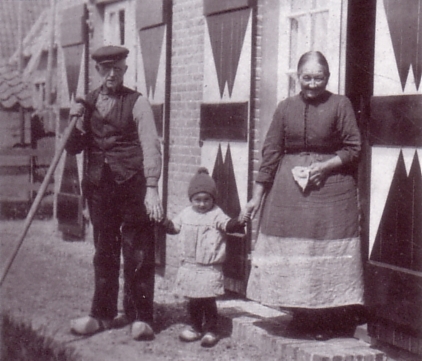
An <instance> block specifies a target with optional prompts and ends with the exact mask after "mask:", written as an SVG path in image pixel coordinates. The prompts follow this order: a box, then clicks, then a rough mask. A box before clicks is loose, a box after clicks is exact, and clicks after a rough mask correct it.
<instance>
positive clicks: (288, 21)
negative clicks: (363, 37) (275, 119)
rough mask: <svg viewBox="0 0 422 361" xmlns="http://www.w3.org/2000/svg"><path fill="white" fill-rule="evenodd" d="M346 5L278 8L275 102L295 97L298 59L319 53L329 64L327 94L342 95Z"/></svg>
mask: <svg viewBox="0 0 422 361" xmlns="http://www.w3.org/2000/svg"><path fill="white" fill-rule="evenodd" d="M346 19H347V1H345V0H290V1H286V2H282V3H281V5H280V28H279V31H280V38H279V60H280V61H279V79H280V81H279V88H278V94H279V98H280V99H282V98H285V97H288V96H292V95H294V94H297V93H298V91H299V84H298V81H297V77H296V67H297V62H298V60H299V57H300V56H301V55H302V54H303V53H305V52H307V51H310V50H318V51H321V52H322V53H323V54H324V55H325V56H326V58H327V61H328V63H329V64H330V72H331V76H330V81H329V83H328V87H327V88H328V90H330V91H332V92H334V93H340V94H342V93H344V78H345V74H344V71H345V44H346Z"/></svg>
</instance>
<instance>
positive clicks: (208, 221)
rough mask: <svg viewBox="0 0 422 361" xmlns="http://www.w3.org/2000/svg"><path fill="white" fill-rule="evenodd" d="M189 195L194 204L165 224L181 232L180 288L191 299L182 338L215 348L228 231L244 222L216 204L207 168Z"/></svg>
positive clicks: (200, 172)
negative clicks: (218, 305) (188, 323)
mask: <svg viewBox="0 0 422 361" xmlns="http://www.w3.org/2000/svg"><path fill="white" fill-rule="evenodd" d="M188 195H189V200H190V202H191V205H190V206H189V207H187V208H185V209H184V210H183V211H182V212H181V213H180V214H178V215H177V216H176V217H175V218H174V219H173V220H165V221H164V226H165V228H166V232H167V233H170V234H177V233H179V239H180V246H181V255H182V260H181V267H180V268H179V271H178V274H177V279H176V287H177V289H178V290H180V293H181V294H183V295H184V296H185V297H187V298H188V306H187V307H188V313H189V316H190V319H191V326H190V327H188V328H186V329H184V330H183V331H182V332H181V333H180V335H179V337H180V339H181V340H182V341H185V342H189V341H196V340H199V339H201V346H203V347H212V346H214V345H215V344H216V343H217V342H218V340H219V337H218V335H217V332H216V331H217V330H216V326H217V317H218V315H217V302H216V296H219V295H222V294H224V283H223V281H224V278H223V262H224V260H225V257H226V232H229V233H230V232H236V231H241V230H243V224H244V222H243V220H241V219H240V217H238V218H232V219H230V218H229V217H228V216H227V215H226V214H224V212H223V211H222V210H221V209H220V208H219V207H218V206H217V205H216V198H217V189H216V186H215V182H214V180H213V179H212V178H211V177H210V176H209V174H208V170H207V169H206V168H199V169H198V172H197V174H195V176H194V177H193V178H192V180H191V182H190V184H189V188H188Z"/></svg>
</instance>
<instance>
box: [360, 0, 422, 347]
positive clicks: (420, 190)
mask: <svg viewBox="0 0 422 361" xmlns="http://www.w3.org/2000/svg"><path fill="white" fill-rule="evenodd" d="M421 20H422V1H421V0H414V1H405V2H402V1H398V0H377V1H376V27H375V28H376V32H375V54H374V59H375V60H374V84H373V97H372V98H371V102H370V113H371V114H370V120H369V137H368V140H369V145H370V148H369V156H370V163H369V164H370V173H369V175H370V204H369V261H368V266H367V299H368V306H369V308H370V310H371V314H372V316H373V317H372V318H371V320H370V322H369V323H368V332H369V335H370V336H371V337H373V338H375V339H377V340H379V341H382V342H386V343H389V344H392V345H394V346H397V347H399V348H403V349H406V350H407V351H410V352H413V353H415V354H418V355H422V173H421V160H422V89H421V72H422V58H421V54H422V40H421V34H422V26H421V23H422V22H421Z"/></svg>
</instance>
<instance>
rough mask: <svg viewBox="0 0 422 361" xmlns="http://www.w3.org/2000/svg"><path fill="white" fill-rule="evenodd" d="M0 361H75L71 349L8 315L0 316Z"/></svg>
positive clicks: (74, 354) (75, 357) (75, 356)
mask: <svg viewBox="0 0 422 361" xmlns="http://www.w3.org/2000/svg"><path fill="white" fill-rule="evenodd" d="M1 317H2V319H1V356H0V360H1V361H77V360H79V358H78V356H77V354H76V353H75V351H74V350H73V349H70V348H65V347H64V346H63V345H61V344H59V343H58V342H56V341H54V340H53V339H52V338H51V337H47V336H44V335H40V334H39V333H37V332H36V331H35V330H33V329H32V328H31V327H30V326H28V325H26V324H24V323H22V322H17V321H15V320H13V319H12V317H10V315H8V314H5V313H3V314H2V315H1Z"/></svg>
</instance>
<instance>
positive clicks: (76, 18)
mask: <svg viewBox="0 0 422 361" xmlns="http://www.w3.org/2000/svg"><path fill="white" fill-rule="evenodd" d="M87 18H88V12H87V8H86V5H85V4H82V5H78V6H74V7H72V8H69V9H65V10H64V12H63V16H62V22H61V44H60V45H61V47H62V51H63V58H64V65H65V71H66V77H65V80H66V83H67V90H68V94H69V99H65V100H64V101H63V103H64V104H62V109H61V111H60V118H61V119H60V123H61V124H67V122H68V114H69V112H68V108H67V107H68V102H67V101H69V102H70V101H71V99H74V98H75V97H76V94H77V92H78V90H79V89H83V93H85V92H86V89H87V64H88V63H87V46H88V37H87V22H86V21H87ZM80 74H83V75H82V76H80ZM79 163H82V162H79ZM78 166H79V164H78V161H77V159H76V156H73V155H69V154H66V155H65V161H64V170H63V174H62V177H61V183H60V191H59V193H58V195H57V219H58V222H59V230H60V231H62V232H63V236H64V237H65V238H67V237H76V238H83V237H84V219H83V214H82V211H83V198H82V192H81V187H80V181H81V180H80V179H79V174H81V173H82V172H81V171H78ZM79 167H80V166H79Z"/></svg>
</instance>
